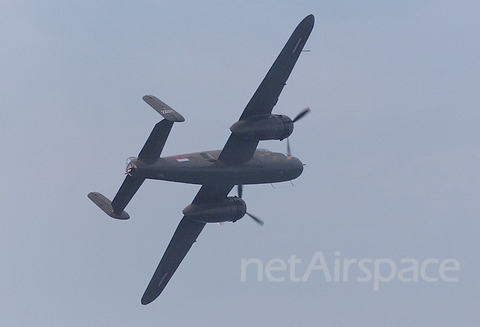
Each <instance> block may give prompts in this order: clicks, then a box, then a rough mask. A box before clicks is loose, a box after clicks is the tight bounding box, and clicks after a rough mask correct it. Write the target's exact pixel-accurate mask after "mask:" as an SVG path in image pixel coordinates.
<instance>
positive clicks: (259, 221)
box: [246, 212, 264, 226]
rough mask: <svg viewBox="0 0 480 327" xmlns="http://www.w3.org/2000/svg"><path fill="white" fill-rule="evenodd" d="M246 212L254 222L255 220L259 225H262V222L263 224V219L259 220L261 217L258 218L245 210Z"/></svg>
mask: <svg viewBox="0 0 480 327" xmlns="http://www.w3.org/2000/svg"><path fill="white" fill-rule="evenodd" d="M246 214H247V215H248V216H249V217H250V218H252V219H253V220H255V222H256V223H257V224H259V225H260V226H263V224H264V222H263V220H261V219H260V218H258V217H255V216H254V215H252V214H251V213H248V212H246Z"/></svg>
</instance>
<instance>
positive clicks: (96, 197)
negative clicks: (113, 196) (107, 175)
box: [88, 192, 130, 220]
mask: <svg viewBox="0 0 480 327" xmlns="http://www.w3.org/2000/svg"><path fill="white" fill-rule="evenodd" d="M88 198H89V199H90V200H92V201H93V203H95V204H96V205H97V206H98V207H99V208H100V209H102V210H103V211H104V212H105V213H106V214H107V215H109V216H110V217H112V218H115V219H121V220H125V219H128V218H130V216H129V215H128V213H126V212H125V211H122V212H121V213H117V212H115V210H113V207H112V202H111V201H110V200H109V199H107V198H106V197H105V196H104V195H103V194H100V193H98V192H91V193H88Z"/></svg>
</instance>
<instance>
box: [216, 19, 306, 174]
mask: <svg viewBox="0 0 480 327" xmlns="http://www.w3.org/2000/svg"><path fill="white" fill-rule="evenodd" d="M314 21H315V19H314V17H313V15H308V16H307V17H305V18H304V19H303V20H302V21H301V22H300V24H298V26H297V28H296V29H295V30H294V31H293V33H292V35H291V36H290V38H289V39H288V41H287V43H286V44H285V46H284V47H283V49H282V51H281V52H280V54H279V55H278V57H277V59H276V60H275V62H274V63H273V65H272V67H271V68H270V70H269V71H268V73H267V75H266V76H265V78H264V79H263V81H262V83H260V86H259V87H258V89H257V90H256V91H255V93H254V94H253V97H252V98H251V99H250V101H249V102H248V104H247V106H246V107H245V109H244V110H243V113H242V115H241V116H240V119H239V120H242V119H246V118H249V117H254V116H261V115H268V114H271V113H272V110H273V107H274V106H275V104H276V103H277V100H278V97H279V96H280V93H281V92H282V90H283V87H284V86H285V84H286V82H287V79H288V77H289V76H290V73H291V72H292V70H293V67H294V66H295V63H296V62H297V59H298V57H299V56H300V53H301V52H302V50H303V47H304V46H305V43H306V42H307V39H308V37H309V36H310V33H311V32H312V29H313V24H314ZM257 145H258V141H255V140H245V139H242V138H241V137H239V136H236V135H234V134H231V135H230V137H229V139H228V141H227V143H226V144H225V146H224V147H223V150H222V152H221V153H220V156H219V157H218V160H219V161H221V162H223V163H226V164H229V165H235V164H242V163H245V162H247V161H248V160H250V159H251V158H252V156H253V154H254V153H255V149H256V148H257Z"/></svg>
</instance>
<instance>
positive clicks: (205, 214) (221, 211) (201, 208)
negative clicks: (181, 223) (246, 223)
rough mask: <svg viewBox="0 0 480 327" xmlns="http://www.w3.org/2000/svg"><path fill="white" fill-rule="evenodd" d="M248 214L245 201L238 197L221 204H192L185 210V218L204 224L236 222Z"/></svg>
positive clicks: (229, 198)
mask: <svg viewBox="0 0 480 327" xmlns="http://www.w3.org/2000/svg"><path fill="white" fill-rule="evenodd" d="M246 212H247V205H246V204H245V201H243V200H242V199H240V198H237V197H227V198H226V199H225V200H224V201H222V202H220V203H211V204H210V203H206V204H201V205H197V204H190V205H188V206H187V207H185V209H183V214H184V215H185V217H188V218H190V219H193V220H196V221H199V222H202V223H219V222H223V221H232V222H235V221H237V220H239V219H240V218H242V217H243V216H245V213H246Z"/></svg>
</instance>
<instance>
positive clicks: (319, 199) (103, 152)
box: [0, 0, 480, 327]
mask: <svg viewBox="0 0 480 327" xmlns="http://www.w3.org/2000/svg"><path fill="white" fill-rule="evenodd" d="M200 3H201V4H200ZM311 13H312V14H314V15H315V18H316V21H315V27H314V30H313V32H312V34H311V36H310V39H309V40H308V42H307V44H306V49H309V50H311V51H310V52H305V53H303V54H302V55H301V56H300V58H299V61H298V63H297V65H296V67H295V69H294V70H293V73H292V75H291V76H290V79H289V80H288V84H287V86H286V87H285V88H284V91H283V93H282V95H281V96H280V99H279V101H278V103H277V106H276V107H275V108H274V113H281V114H287V115H289V116H290V117H293V116H295V115H296V114H297V113H298V112H299V111H300V110H301V109H303V108H304V107H306V106H309V107H310V108H311V109H312V112H311V114H310V115H309V116H307V117H306V118H305V119H303V120H302V121H301V122H299V123H297V124H296V127H295V132H294V133H293V135H292V136H291V140H290V141H291V145H292V151H293V154H294V155H295V156H297V157H299V158H300V159H301V160H302V161H303V162H304V163H305V164H306V166H305V170H304V172H303V174H302V175H301V176H300V177H299V178H298V179H297V180H295V181H293V183H294V187H291V186H290V187H285V186H288V185H281V187H277V188H273V187H272V186H271V185H258V186H246V187H245V188H244V191H243V194H244V200H245V201H246V203H247V205H248V210H249V211H250V212H252V213H254V214H255V215H257V216H259V217H261V218H262V219H263V220H264V221H265V226H264V227H259V226H258V225H257V224H255V223H254V222H253V221H252V220H251V219H249V218H248V217H245V219H242V220H240V221H238V222H236V223H235V224H232V223H226V224H223V225H222V226H221V227H219V226H218V225H216V224H211V225H207V226H206V228H205V229H204V231H203V232H202V234H200V236H199V238H198V242H197V243H195V245H194V246H193V247H192V249H191V251H190V252H189V253H188V255H187V257H186V258H185V260H184V262H183V263H182V264H181V265H180V267H179V269H178V270H177V272H176V274H175V275H174V277H173V278H172V279H171V281H170V283H169V284H168V286H167V287H166V289H165V291H164V292H163V293H162V294H161V296H160V297H159V298H158V299H157V300H156V301H155V302H153V303H152V304H150V305H148V306H142V305H141V304H140V298H141V296H142V294H143V292H144V290H145V288H146V286H147V284H148V282H149V280H150V278H151V276H152V274H153V272H154V270H155V268H156V266H157V264H158V262H159V260H160V258H161V256H162V255H163V252H164V250H165V248H166V246H167V244H168V242H169V241H170V238H171V236H172V235H173V232H174V230H175V228H176V226H177V224H178V222H179V221H180V219H181V217H182V214H181V211H182V209H183V208H184V207H185V206H187V205H188V204H190V203H191V201H192V199H193V197H194V196H195V194H196V192H197V191H198V188H199V187H198V186H196V185H187V184H175V183H169V182H162V181H147V182H146V183H144V185H143V186H142V188H141V189H140V190H139V192H138V193H137V194H136V196H135V197H134V198H133V200H132V201H131V203H130V204H129V206H128V207H127V209H126V210H127V212H128V213H129V214H130V216H131V219H130V220H128V221H117V220H114V219H111V218H110V217H108V216H106V215H105V214H104V213H103V212H102V211H101V210H99V209H98V208H97V207H96V206H95V205H94V204H93V203H92V202H91V201H89V200H88V198H87V196H86V195H87V194H88V192H90V191H99V192H102V193H103V194H105V195H106V196H107V197H110V198H112V197H113V196H114V195H115V193H116V191H117V190H118V187H119V186H120V184H121V182H122V181H123V178H124V176H123V173H124V169H125V159H126V158H127V157H130V156H135V155H137V154H138V152H139V150H140V149H141V147H142V146H143V144H144V142H145V140H146V138H147V137H148V135H149V133H150V131H151V129H152V128H153V126H154V125H155V123H156V122H158V121H159V120H160V119H161V117H160V116H159V115H158V114H157V113H156V112H155V111H154V110H152V109H151V108H150V107H149V106H148V105H147V104H146V103H144V102H143V101H142V96H143V95H145V94H154V95H156V96H157V97H158V98H160V99H162V100H163V101H165V102H166V103H168V104H169V105H170V106H171V107H173V108H175V109H176V110H177V111H178V112H180V113H181V114H182V115H183V116H184V117H185V118H186V121H185V122H184V123H181V124H175V126H174V127H173V130H172V132H171V134H170V137H169V139H168V141H167V144H166V146H165V149H164V152H163V155H174V154H178V153H187V152H193V151H201V150H212V149H221V148H222V147H223V145H224V143H225V141H226V139H227V138H228V136H229V133H230V131H229V129H228V128H229V126H230V125H231V124H233V123H234V122H235V121H236V120H237V119H238V117H239V115H240V113H241V112H242V110H243V109H244V107H245V105H246V104H247V102H248V100H249V99H250V97H251V96H252V95H253V93H254V91H255V89H256V88H257V86H258V85H259V83H260V82H261V80H262V78H263V77H264V75H265V74H266V72H267V71H268V69H269V67H270V65H271V64H272V63H273V61H274V60H275V58H276V56H277V55H278V53H279V52H280V50H281V48H282V47H283V45H284V44H285V42H286V41H287V39H288V37H289V36H290V34H291V33H292V31H293V30H294V28H295V27H296V25H297V24H298V23H299V22H300V21H301V20H302V19H303V18H304V17H305V16H306V15H308V14H311ZM479 17H480V5H479V3H478V2H477V1H443V0H440V1H362V2H359V1H264V2H261V3H260V2H257V1H248V0H245V1H238V2H236V3H232V2H227V1H203V2H196V1H134V2H126V1H122V2H120V1H76V2H74V1H13V0H12V1H8V0H6V1H5V0H0V76H1V78H0V83H1V84H0V103H1V107H2V117H1V119H0V144H1V150H2V155H3V163H2V173H1V174H0V182H1V185H2V187H1V189H0V197H1V200H0V209H1V220H0V221H1V225H0V267H1V268H0V278H1V279H0V319H1V321H2V323H1V324H2V325H5V326H52V327H53V326H156V325H165V326H166V325H169V326H191V325H198V326H232V327H234V326H249V325H251V326H353V325H355V326H405V325H416V326H422V325H423V326H425V325H430V326H433V325H435V326H461V325H463V326H473V325H476V324H478V321H479V320H480V314H479V313H478V312H479V311H478V304H479V303H480V295H479V294H480V283H479V276H480V260H479V254H478V253H479V252H478V248H479V240H478V238H479V232H480V219H479V218H480V217H479V213H480V203H479V201H478V199H479V196H480V190H479V182H480V173H479V166H480V153H479V146H480V141H479V140H480V132H479V131H480V130H479V122H480V120H479V118H480V115H479V113H480V111H479V103H480V62H479V60H478V58H479V52H480V38H479V36H478V35H479V31H480V19H479ZM260 146H261V147H264V148H269V149H270V150H272V151H279V152H285V150H286V144H285V142H278V141H276V142H273V141H271V142H262V143H261V144H260ZM249 259H258V260H256V261H255V262H256V263H254V264H250V265H248V266H247V267H246V270H245V271H246V274H245V275H244V276H243V277H244V278H243V279H244V280H243V281H242V260H244V261H243V262H245V260H249ZM346 261H348V262H350V265H349V268H348V269H346V264H345V262H346ZM249 262H253V261H252V260H250V261H249ZM259 266H262V267H263V271H261V272H260V273H261V279H262V280H261V281H259V280H258V275H257V272H258V267H259ZM244 268H245V267H244ZM329 274H330V277H331V279H330V280H329V278H328V275H329ZM299 279H303V280H301V281H298V280H299ZM346 279H348V280H346ZM375 289H376V290H375Z"/></svg>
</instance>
